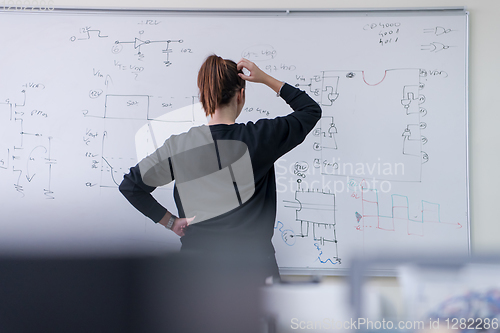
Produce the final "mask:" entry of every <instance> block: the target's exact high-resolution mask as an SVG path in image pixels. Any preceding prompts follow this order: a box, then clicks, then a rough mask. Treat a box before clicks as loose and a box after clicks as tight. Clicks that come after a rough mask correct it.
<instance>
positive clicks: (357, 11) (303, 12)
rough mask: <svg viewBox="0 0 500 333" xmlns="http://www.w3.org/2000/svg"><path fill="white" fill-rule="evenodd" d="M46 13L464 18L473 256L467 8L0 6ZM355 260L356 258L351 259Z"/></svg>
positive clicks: (332, 272)
mask: <svg viewBox="0 0 500 333" xmlns="http://www.w3.org/2000/svg"><path fill="white" fill-rule="evenodd" d="M47 13H51V14H57V13H60V14H63V13H64V14H73V13H74V14H79V15H82V14H88V15H95V14H99V15H113V14H120V15H127V14H129V15H151V16H159V15H169V16H176V15H188V16H212V15H213V16H216V15H220V16H239V15H241V16H249V15H250V16H253V15H254V16H263V17H272V16H282V17H287V16H309V15H315V16H318V15H320V16H330V17H342V16H362V15H365V16H367V17H372V16H374V17H375V16H381V15H389V16H390V15H406V16H421V15H426V16H432V15H441V16H443V15H445V16H446V15H449V16H459V15H464V16H465V20H466V31H465V38H466V41H465V50H466V51H465V66H466V68H465V115H464V116H465V126H466V128H465V135H466V138H465V139H466V166H465V167H466V180H465V181H466V184H465V185H466V195H467V200H466V202H467V207H466V209H467V251H468V256H469V257H470V256H471V255H472V245H471V214H470V184H469V182H470V166H469V146H470V142H469V12H468V11H467V8H466V7H465V6H463V7H461V6H457V7H427V8H420V7H410V8H403V7H399V8H346V9H342V8H337V9H332V8H324V9H252V8H247V9H229V8H228V9H214V8H141V7H137V8H134V7H132V8H111V7H103V8H86V7H54V8H53V9H52V10H49V9H47V10H41V9H39V10H29V11H28V10H22V9H15V10H13V9H11V10H9V9H5V5H4V6H3V7H0V15H9V14H23V15H26V14H32V15H44V14H47ZM352 259H353V261H354V260H356V258H352ZM279 270H280V274H282V275H310V276H348V275H350V273H352V272H351V268H350V267H346V268H290V267H283V268H281V267H280V269H279ZM396 273H397V272H396V271H395V270H392V269H388V270H385V269H383V270H370V271H369V272H368V275H369V276H390V277H393V276H396Z"/></svg>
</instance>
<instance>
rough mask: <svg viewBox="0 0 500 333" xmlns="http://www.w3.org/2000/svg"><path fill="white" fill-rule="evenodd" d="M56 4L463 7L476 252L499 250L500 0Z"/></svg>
mask: <svg viewBox="0 0 500 333" xmlns="http://www.w3.org/2000/svg"><path fill="white" fill-rule="evenodd" d="M54 4H55V6H56V7H78V8H150V9H205V8H207V9H215V8H219V9H304V8H305V9H312V8H315V9H317V8H328V9H336V8H401V7H410V8H418V7H450V6H451V7H457V6H460V7H463V6H465V7H467V9H468V10H469V12H470V57H469V87H470V88H469V97H470V99H469V161H470V162H469V163H470V203H471V205H470V209H471V240H472V251H473V253H474V254H480V253H491V252H500V241H498V236H497V235H499V234H500V218H499V217H498V215H497V214H496V210H495V209H496V207H497V205H498V204H499V203H500V172H498V171H496V168H497V167H498V166H500V163H499V162H500V150H499V149H498V144H499V143H500V131H499V130H498V125H497V124H498V123H500V108H499V106H498V102H497V101H496V97H497V96H498V95H497V94H499V93H500V92H499V88H500V80H499V79H500V64H499V59H500V45H499V43H498V42H497V41H498V34H499V33H500V20H499V16H500V1H498V0H455V1H453V0H378V1H370V0H343V1H342V0H307V1H304V0H253V1H235V0H210V1H205V0H162V1H160V0H141V1H140V2H139V1H138V0H91V1H82V0H54Z"/></svg>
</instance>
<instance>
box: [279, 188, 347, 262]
mask: <svg viewBox="0 0 500 333" xmlns="http://www.w3.org/2000/svg"><path fill="white" fill-rule="evenodd" d="M285 207H287V208H295V220H296V222H299V223H300V233H296V234H294V235H292V234H290V229H288V230H287V234H286V237H287V244H290V243H291V242H292V241H291V240H290V238H292V239H293V243H295V241H296V239H297V238H298V239H300V238H309V239H311V241H312V245H313V246H314V247H315V248H316V249H317V250H318V251H319V252H318V253H319V254H318V258H317V260H319V261H320V262H321V263H330V264H337V263H340V262H341V260H340V258H339V256H338V246H337V235H336V230H335V225H336V222H335V194H333V193H325V192H319V191H303V190H299V191H296V192H295V201H285ZM282 237H283V235H282Z"/></svg>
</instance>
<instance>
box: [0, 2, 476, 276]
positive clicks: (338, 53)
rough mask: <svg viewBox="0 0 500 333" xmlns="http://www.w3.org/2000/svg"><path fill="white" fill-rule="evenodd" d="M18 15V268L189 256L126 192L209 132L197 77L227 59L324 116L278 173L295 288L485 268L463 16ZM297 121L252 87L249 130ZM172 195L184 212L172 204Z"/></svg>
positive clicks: (12, 237) (11, 119)
mask: <svg viewBox="0 0 500 333" xmlns="http://www.w3.org/2000/svg"><path fill="white" fill-rule="evenodd" d="M0 15H1V20H0V28H1V31H8V32H9V33H4V34H1V36H0V42H1V43H0V45H2V48H1V50H0V73H1V77H2V80H1V81H0V181H1V184H2V186H1V187H0V198H1V201H2V213H1V217H0V218H1V222H0V244H1V247H2V249H3V250H10V249H14V250H19V249H21V250H33V249H35V250H37V251H39V250H42V249H43V250H44V251H55V252H57V253H73V252H82V253H87V252H89V251H90V252H116V253H125V252H133V253H135V252H140V251H168V250H175V249H178V248H179V246H180V242H179V239H178V238H177V236H176V235H174V234H173V233H172V232H170V231H168V230H166V229H164V228H163V227H162V226H159V225H156V224H154V223H153V222H152V221H150V220H147V219H146V218H145V217H143V216H142V215H141V214H140V213H139V212H137V211H136V210H135V209H134V208H133V207H132V206H131V205H130V204H129V203H128V202H127V201H126V200H125V199H124V198H123V197H122V195H121V194H120V193H119V192H118V190H117V184H119V183H120V181H121V179H122V177H123V174H124V173H126V172H128V168H130V167H131V166H133V165H135V164H136V163H137V162H138V160H139V159H140V158H142V157H143V156H145V155H146V154H148V153H150V152H151V151H152V149H154V147H155V146H158V145H161V143H162V142H163V140H165V139H166V138H167V137H168V136H169V135H171V134H174V133H181V132H183V131H185V130H187V129H189V128H190V127H192V126H195V125H198V124H202V123H206V119H205V117H204V116H203V114H202V111H201V108H200V105H199V101H198V91H197V87H196V77H197V71H198V69H199V67H200V65H201V63H202V62H203V60H204V59H205V58H206V57H207V56H208V55H209V54H211V53H216V54H219V55H221V56H223V57H224V58H230V59H233V60H235V61H237V60H239V59H240V58H241V57H247V58H249V59H250V60H252V61H254V62H256V63H257V64H258V65H259V66H260V67H261V68H262V69H263V70H265V71H266V72H267V73H269V74H271V75H273V76H275V77H276V78H278V79H280V80H284V81H286V82H288V83H290V84H291V85H294V86H297V87H299V88H301V89H303V90H305V91H306V92H307V93H308V94H309V95H310V96H311V97H313V98H314V99H315V100H316V101H317V102H318V103H319V104H320V105H321V107H322V109H323V116H322V119H321V120H320V121H319V122H318V124H317V126H316V128H315V129H314V130H313V131H312V132H311V133H310V134H309V136H308V137H307V138H306V140H305V141H304V142H303V143H302V144H301V145H300V146H299V147H297V148H296V149H294V150H293V151H291V152H290V153H288V154H287V155H285V156H283V157H282V158H281V159H280V160H278V161H277V163H276V164H275V168H276V176H277V191H278V203H277V205H278V216H277V221H276V225H275V235H274V238H273V243H274V245H275V248H276V251H277V259H278V264H279V266H280V267H281V269H282V271H283V272H295V271H298V272H316V271H319V272H325V273H332V272H333V273H335V272H336V271H340V270H342V269H345V268H348V267H349V262H350V260H351V258H352V257H353V256H364V255H367V254H370V255H373V254H379V255H382V256H383V255H386V254H390V253H395V252H396V253H398V254H407V255H414V256H419V255H424V254H429V253H431V254H434V255H440V254H449V253H453V254H459V255H467V254H468V251H469V209H468V170H467V13H466V12H464V11H463V10H462V11H457V10H450V11H446V10H437V11H432V10H429V11H388V12H340V13H339V12H332V13H328V12H326V13H319V12H314V13H313V12H310V13H308V12H292V13H288V14H287V13H285V12H168V11H167V12H120V11H111V12H100V11H92V12H85V11H60V12H44V13H25V12H1V13H0ZM289 112H290V109H289V108H288V106H287V105H286V104H285V103H284V102H283V101H282V100H281V99H280V98H276V97H275V94H273V93H272V91H271V90H270V89H269V88H267V87H264V86H262V85H257V84H252V83H249V84H248V86H247V101H246V105H245V108H244V109H243V112H242V114H241V116H240V118H239V119H238V121H239V122H247V121H256V120H257V119H259V118H263V117H270V118H273V117H276V116H279V115H285V114H287V113H289ZM154 195H155V197H156V198H157V199H158V200H159V201H160V202H161V203H162V204H164V205H165V206H166V207H167V208H168V209H169V210H171V211H173V212H176V209H175V205H174V203H173V199H172V191H171V187H170V188H169V187H167V188H161V189H157V190H156V191H155V192H154ZM228 251H230V249H228Z"/></svg>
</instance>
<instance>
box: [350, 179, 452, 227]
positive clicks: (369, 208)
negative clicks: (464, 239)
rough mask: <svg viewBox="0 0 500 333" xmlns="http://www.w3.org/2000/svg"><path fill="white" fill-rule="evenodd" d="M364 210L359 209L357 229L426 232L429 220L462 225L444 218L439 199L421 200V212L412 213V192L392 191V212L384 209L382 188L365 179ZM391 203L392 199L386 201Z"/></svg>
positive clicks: (362, 187)
mask: <svg viewBox="0 0 500 333" xmlns="http://www.w3.org/2000/svg"><path fill="white" fill-rule="evenodd" d="M360 189H361V191H360V197H359V199H360V200H361V211H357V212H355V217H356V220H357V223H358V224H357V226H356V230H359V231H365V230H367V229H378V230H382V231H388V232H392V231H396V230H397V229H398V230H403V229H404V230H405V231H406V233H407V235H409V236H412V235H413V236H422V237H423V236H425V225H426V224H428V223H440V224H448V225H450V226H455V227H457V228H461V227H462V226H461V224H460V223H447V222H443V221H441V205H440V204H439V203H434V202H429V201H426V200H420V210H419V213H420V216H412V215H411V214H410V210H411V207H410V206H411V205H410V199H409V197H408V196H405V195H401V194H391V202H390V207H391V214H390V215H383V214H381V213H380V211H381V207H380V200H379V191H378V190H377V189H373V188H370V186H369V185H368V183H367V182H366V181H365V180H363V181H362V182H361V184H360ZM386 204H388V203H386Z"/></svg>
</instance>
